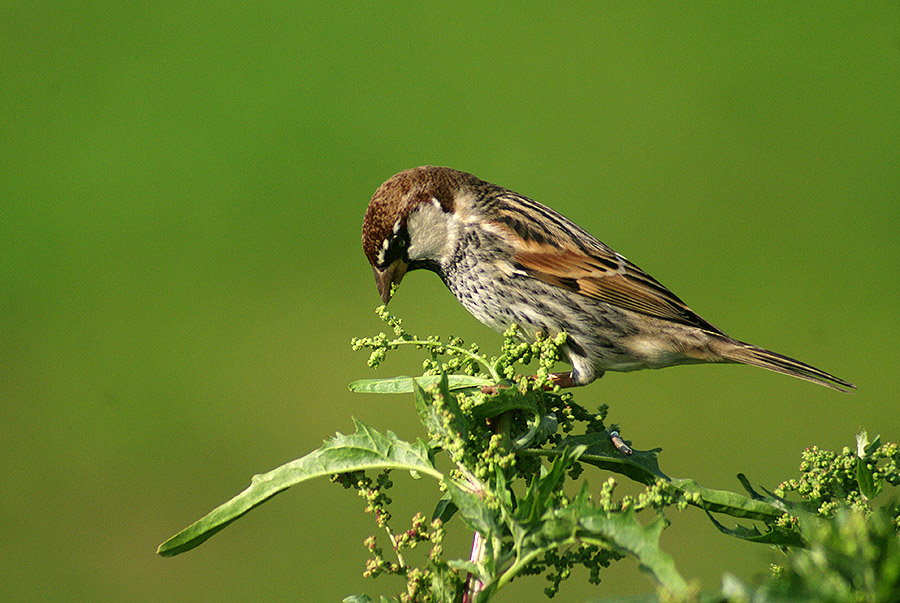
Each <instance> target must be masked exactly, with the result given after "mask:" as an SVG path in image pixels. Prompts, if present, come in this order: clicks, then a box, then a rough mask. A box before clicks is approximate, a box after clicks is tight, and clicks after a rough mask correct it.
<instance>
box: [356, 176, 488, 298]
mask: <svg viewBox="0 0 900 603" xmlns="http://www.w3.org/2000/svg"><path fill="white" fill-rule="evenodd" d="M479 182H480V180H478V179H477V178H476V177H475V176H472V175H471V174H466V173H465V172H459V171H457V170H452V169H450V168H444V167H433V166H423V167H417V168H412V169H409V170H406V171H403V172H400V173H399V174H397V175H395V176H392V177H391V178H390V179H389V180H387V181H386V182H385V183H384V184H382V185H381V186H380V187H378V190H376V191H375V194H374V195H372V200H371V201H370V202H369V207H368V209H367V210H366V217H365V219H364V220H363V228H362V243H363V251H364V252H365V254H366V258H368V260H369V263H370V264H371V265H372V270H373V271H374V272H375V283H376V284H377V285H378V292H379V293H380V294H381V299H382V300H383V301H384V303H388V301H390V299H391V293H392V288H393V286H394V285H399V284H400V281H401V280H402V279H403V276H404V275H405V274H406V273H407V272H408V271H409V270H415V269H418V268H426V269H429V270H433V271H435V272H438V273H440V270H441V266H442V265H443V264H444V263H445V262H446V261H449V259H450V258H451V257H452V255H453V252H454V250H455V248H456V242H457V239H458V233H459V219H458V216H457V215H456V209H457V201H458V199H459V197H460V195H461V194H463V193H464V192H465V191H466V190H468V188H469V186H471V185H473V184H476V183H479Z"/></svg>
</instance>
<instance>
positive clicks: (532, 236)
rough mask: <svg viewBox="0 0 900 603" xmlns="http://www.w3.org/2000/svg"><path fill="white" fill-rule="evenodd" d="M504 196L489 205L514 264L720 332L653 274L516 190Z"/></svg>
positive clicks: (623, 304) (611, 300)
mask: <svg viewBox="0 0 900 603" xmlns="http://www.w3.org/2000/svg"><path fill="white" fill-rule="evenodd" d="M507 199H509V200H510V201H511V203H506V204H504V203H501V204H498V205H497V206H495V207H494V208H493V209H494V215H493V218H494V219H495V224H497V225H498V226H502V228H504V229H505V230H507V232H508V234H509V236H510V237H511V238H512V239H513V240H514V242H515V244H514V245H513V249H514V250H515V262H516V268H517V269H519V270H521V271H524V272H525V273H526V274H528V275H529V276H531V277H532V278H536V279H538V280H540V281H543V282H545V283H547V284H549V285H553V286H555V287H560V288H562V289H566V290H568V291H572V292H574V293H579V294H581V295H585V296H587V297H592V298H594V299H597V300H600V301H603V302H606V303H608V304H611V305H614V306H617V307H620V308H624V309H626V310H631V311H634V312H640V313H641V314H646V315H648V316H655V317H657V318H662V319H665V320H671V321H673V322H677V323H681V324H685V325H689V326H693V327H697V328H700V329H703V330H705V331H710V332H713V333H720V334H721V333H722V331H720V330H719V329H717V328H716V327H714V326H713V325H712V324H710V323H709V322H707V321H706V320H704V319H703V318H701V317H700V316H698V315H697V314H696V313H695V312H694V311H693V310H691V309H690V308H689V307H688V306H687V305H686V304H685V303H684V302H683V301H681V299H679V298H678V296H676V295H675V294H674V293H672V292H671V291H669V290H668V289H666V288H665V287H664V286H662V285H661V284H660V283H659V282H658V281H657V280H656V279H654V278H653V277H651V276H650V275H649V274H647V273H646V272H644V271H643V270H641V269H640V268H638V267H637V266H635V265H634V264H632V263H631V262H629V261H628V260H626V259H625V258H624V257H622V256H621V255H619V254H618V253H616V252H615V251H614V250H613V249H611V248H610V247H608V246H607V245H605V244H603V243H601V242H600V241H598V240H597V239H596V238H594V237H593V236H592V235H590V234H589V233H588V232H587V231H585V230H583V229H582V228H580V227H579V226H577V225H576V224H574V223H573V222H571V221H570V220H569V219H568V218H565V217H564V216H562V215H560V214H558V213H557V212H555V211H553V210H552V209H550V208H548V207H546V206H544V205H541V204H539V203H537V202H536V201H533V200H531V199H528V198H525V197H521V196H519V195H516V196H515V198H512V199H510V198H509V197H507ZM516 239H517V240H516Z"/></svg>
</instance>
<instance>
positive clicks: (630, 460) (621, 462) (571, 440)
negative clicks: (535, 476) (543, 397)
mask: <svg viewBox="0 0 900 603" xmlns="http://www.w3.org/2000/svg"><path fill="white" fill-rule="evenodd" d="M574 446H586V447H587V448H586V450H585V452H584V454H583V455H581V458H580V459H579V460H580V461H581V462H582V463H587V464H589V465H594V466H595V467H599V468H600V469H605V470H607V471H613V472H615V473H620V474H622V475H625V476H627V477H630V478H631V479H633V480H635V481H637V482H640V483H642V484H647V485H649V484H653V483H655V482H656V480H657V479H663V480H666V481H668V480H669V476H667V475H666V474H665V473H663V472H662V471H661V470H660V468H659V462H658V461H657V458H656V457H657V454H659V452H660V451H661V449H660V448H656V449H654V450H634V452H633V453H632V454H630V455H628V456H624V455H622V453H621V452H619V451H618V450H616V447H615V446H614V445H613V443H612V442H611V441H610V440H609V434H607V433H589V434H585V435H581V436H569V437H567V438H565V439H563V441H562V442H560V444H559V448H565V447H569V448H571V447H574Z"/></svg>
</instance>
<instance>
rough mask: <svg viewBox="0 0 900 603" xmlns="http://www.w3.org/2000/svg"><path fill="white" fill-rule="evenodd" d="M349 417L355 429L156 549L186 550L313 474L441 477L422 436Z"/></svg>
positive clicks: (256, 481)
mask: <svg viewBox="0 0 900 603" xmlns="http://www.w3.org/2000/svg"><path fill="white" fill-rule="evenodd" d="M353 422H354V425H355V426H356V433H354V434H351V435H342V434H340V433H338V434H336V435H335V436H334V437H333V438H330V439H329V440H326V441H325V444H324V445H323V446H322V447H321V448H319V449H318V450H315V451H313V452H311V453H310V454H308V455H306V456H304V457H303V458H300V459H297V460H295V461H292V462H290V463H287V464H286V465H282V466H281V467H278V468H277V469H274V470H272V471H269V472H268V473H264V474H262V475H256V476H254V477H253V479H252V480H251V484H250V487H249V488H247V489H246V490H244V491H243V492H241V493H240V494H238V495H237V496H235V497H234V498H232V499H231V500H229V501H228V502H226V503H225V504H223V505H220V506H219V507H217V508H216V509H214V510H213V511H212V512H210V513H209V514H208V515H207V516H206V517H204V518H202V519H200V520H198V521H197V522H195V523H193V524H192V525H190V526H188V527H187V528H185V529H184V530H182V531H181V532H179V533H178V534H176V535H175V536H173V537H172V538H170V539H169V540H167V541H165V542H164V543H162V544H161V545H160V546H159V549H158V550H157V553H159V554H160V555H163V556H171V555H177V554H179V553H183V552H185V551H188V550H190V549H192V548H194V547H196V546H198V545H199V544H201V543H202V542H204V541H205V540H206V539H208V538H209V537H210V536H212V535H213V534H215V533H216V532H218V531H219V530H221V529H223V528H225V527H226V526H227V525H228V524H230V523H231V522H233V521H235V520H236V519H238V518H240V517H241V516H242V515H244V514H245V513H247V512H248V511H250V510H251V509H253V508H254V507H256V506H258V505H261V504H262V503H264V502H266V501H267V500H269V499H270V498H272V497H273V496H275V495H276V494H278V493H279V492H282V491H284V490H286V489H287V488H290V487H291V486H293V485H295V484H298V483H300V482H303V481H306V480H308V479H311V478H314V477H325V476H330V475H332V474H334V473H346V472H350V471H361V470H365V469H387V468H390V469H401V470H410V471H419V472H420V473H423V474H427V475H430V476H432V477H434V478H436V479H443V475H442V474H441V472H440V471H438V470H437V469H435V468H434V465H432V463H431V460H430V459H429V455H428V448H427V446H425V444H424V443H422V442H421V441H419V440H417V441H416V442H415V443H414V444H412V443H409V442H405V441H403V440H400V439H399V438H397V436H396V435H394V434H393V433H392V432H390V431H388V432H387V434H382V433H379V432H378V431H375V430H374V429H371V428H369V427H368V426H366V425H365V424H363V423H361V422H359V421H356V420H354V421H353Z"/></svg>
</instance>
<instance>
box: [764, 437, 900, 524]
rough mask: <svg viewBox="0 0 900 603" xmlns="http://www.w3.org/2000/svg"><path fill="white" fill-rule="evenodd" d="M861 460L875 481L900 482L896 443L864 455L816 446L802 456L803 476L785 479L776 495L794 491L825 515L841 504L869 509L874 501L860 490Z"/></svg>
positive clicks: (848, 449)
mask: <svg viewBox="0 0 900 603" xmlns="http://www.w3.org/2000/svg"><path fill="white" fill-rule="evenodd" d="M859 463H865V469H866V470H867V471H868V472H870V473H871V476H872V481H873V483H881V482H886V483H888V484H891V485H892V486H897V485H900V452H898V448H897V445H896V444H893V443H886V444H882V445H879V446H877V447H875V448H874V450H870V451H869V452H868V453H866V454H864V455H863V457H860V454H859V451H854V450H851V449H850V448H848V447H844V448H843V449H842V450H841V452H839V453H838V452H833V451H831V450H823V449H820V448H819V447H817V446H813V447H812V448H807V449H806V450H805V451H804V452H803V454H802V456H801V462H800V473H801V475H800V477H798V478H795V479H790V480H787V481H785V482H782V483H781V484H780V485H779V486H778V488H777V489H776V490H775V494H777V495H778V496H781V497H785V496H787V495H788V494H789V493H794V494H796V495H798V496H799V497H800V498H801V500H803V501H808V502H809V503H811V504H812V505H814V506H815V508H816V510H817V513H818V514H819V515H824V516H831V515H833V514H834V511H835V509H837V508H838V507H840V506H849V507H851V508H854V509H857V510H860V511H864V512H869V511H871V502H872V501H870V500H869V499H868V498H867V497H866V496H865V495H864V493H863V492H861V491H860V485H859V471H860V469H859V467H858V464H859Z"/></svg>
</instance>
